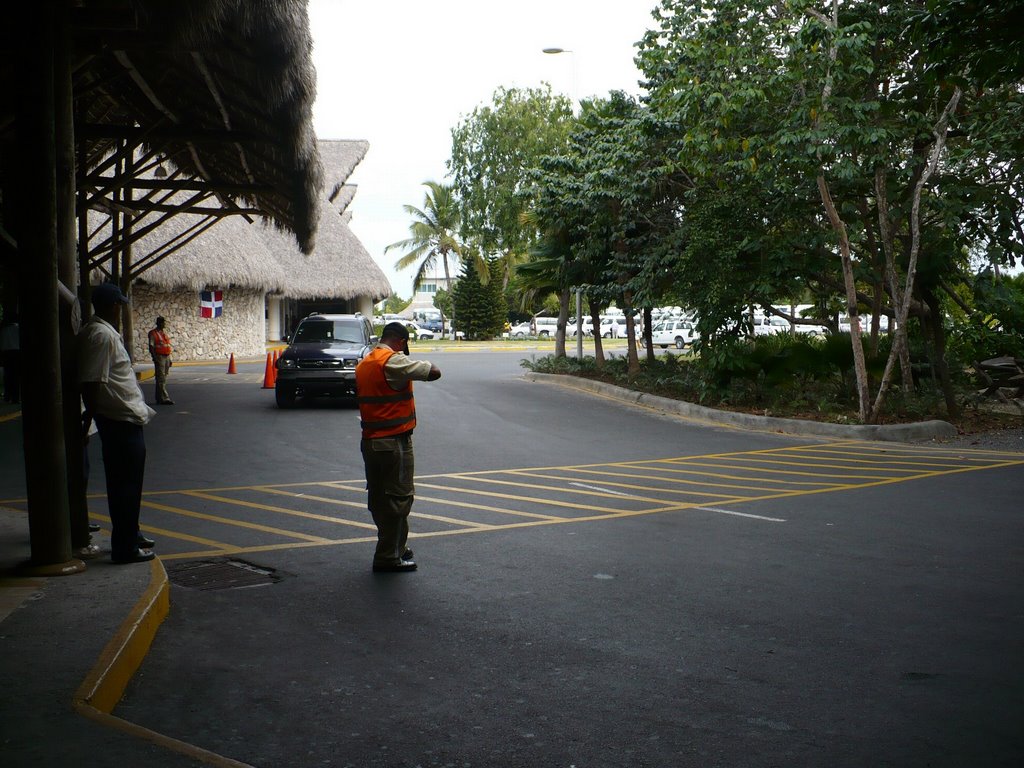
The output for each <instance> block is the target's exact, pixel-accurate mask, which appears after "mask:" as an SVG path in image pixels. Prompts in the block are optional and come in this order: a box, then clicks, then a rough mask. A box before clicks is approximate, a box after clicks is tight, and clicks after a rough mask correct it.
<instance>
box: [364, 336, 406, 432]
mask: <svg viewBox="0 0 1024 768" xmlns="http://www.w3.org/2000/svg"><path fill="white" fill-rule="evenodd" d="M393 354H395V350H393V349H386V348H384V347H376V348H374V349H373V350H371V352H370V353H369V354H368V355H367V356H366V357H364V358H363V359H362V361H361V362H360V363H359V365H357V366H356V402H358V403H359V417H360V422H359V425H360V426H361V427H362V428H363V437H364V438H366V439H370V438H374V437H393V436H395V435H401V434H404V433H406V432H411V431H412V430H413V428H414V427H415V426H416V401H415V400H413V397H412V382H411V381H410V382H407V383H406V385H405V386H404V387H402V389H400V390H395V389H393V388H392V387H391V385H390V384H388V380H387V378H386V377H385V375H384V366H385V364H386V363H387V361H388V360H389V359H391V356H392V355H393Z"/></svg>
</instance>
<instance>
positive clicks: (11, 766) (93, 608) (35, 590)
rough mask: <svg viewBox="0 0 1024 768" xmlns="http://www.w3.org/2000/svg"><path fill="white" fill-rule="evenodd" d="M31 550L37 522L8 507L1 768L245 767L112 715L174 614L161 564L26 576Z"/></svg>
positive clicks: (1, 573)
mask: <svg viewBox="0 0 1024 768" xmlns="http://www.w3.org/2000/svg"><path fill="white" fill-rule="evenodd" d="M94 536H95V537H96V539H95V540H96V541H97V542H98V543H99V544H100V547H101V549H104V548H105V549H106V550H107V551H109V542H107V541H105V540H104V539H105V538H106V537H105V536H103V535H102V534H94ZM30 551H31V550H30V545H29V528H28V515H27V514H26V513H24V512H18V511H16V510H12V509H8V508H4V507H0V658H2V660H0V686H2V688H3V690H4V692H5V693H4V696H3V698H2V701H0V764H2V765H4V766H5V768H22V767H24V768H39V766H50V765H61V764H67V765H88V766H95V767H102V768H105V767H106V766H110V767H111V768H113V767H114V766H137V765H147V766H153V767H154V768H157V767H158V768H165V767H166V768H186V767H187V766H198V765H222V766H239V765H241V764H239V763H237V762H235V761H232V760H227V759H225V758H221V757H219V756H217V755H211V754H209V753H205V752H204V751H203V750H199V749H197V748H194V747H191V745H187V744H183V743H181V742H176V741H175V740H173V739H169V738H167V737H165V736H161V735H160V734H156V733H153V732H152V731H149V730H147V729H145V728H140V727H138V726H136V725H134V724H132V723H128V722H126V721H124V720H121V719H120V718H117V717H114V716H112V715H111V714H109V713H110V711H111V710H112V709H113V707H114V705H115V704H116V703H117V701H118V699H119V698H120V696H121V693H122V692H123V690H124V687H125V686H126V685H127V684H128V681H129V680H130V679H131V677H132V675H133V674H134V673H135V670H136V669H137V668H138V666H139V664H140V663H141V662H142V660H143V658H145V655H146V653H147V651H148V650H149V646H150V643H151V642H152V640H153V637H154V636H155V634H156V631H157V629H158V627H159V626H160V622H161V621H163V619H164V617H165V616H166V615H167V611H168V584H167V574H166V572H165V571H164V567H163V565H162V564H161V563H160V561H159V560H154V561H153V562H151V563H149V564H148V565H147V564H137V565H127V566H118V565H113V564H111V563H110V561H109V560H108V559H107V558H105V557H100V558H97V559H95V560H90V561H89V563H88V568H87V569H86V570H85V572H84V573H79V574H75V575H74V576H67V577H50V578H33V577H25V576H19V575H17V566H18V565H19V564H21V563H23V562H25V561H27V560H28V559H29V555H30Z"/></svg>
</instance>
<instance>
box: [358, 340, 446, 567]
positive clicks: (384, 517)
mask: <svg viewBox="0 0 1024 768" xmlns="http://www.w3.org/2000/svg"><path fill="white" fill-rule="evenodd" d="M439 378H441V370H440V369H439V368H438V367H437V366H436V365H434V364H433V363H430V362H427V361H426V360H413V359H412V358H410V357H409V329H408V328H406V327H405V325H403V324H402V323H388V324H387V325H386V326H384V330H383V331H381V336H380V342H379V343H378V344H377V345H376V346H375V347H374V348H373V349H372V350H371V351H370V352H369V354H367V355H366V357H364V358H363V359H362V361H360V363H359V365H358V366H356V399H357V401H358V403H359V417H360V425H361V427H362V432H363V438H362V441H361V443H360V450H361V452H362V454H363V467H364V468H365V470H366V494H367V507H368V508H369V510H370V515H371V516H372V517H373V522H374V524H375V525H376V526H377V549H376V552H375V553H374V556H373V570H374V571H375V572H378V573H379V572H391V573H401V572H407V571H415V570H416V561H415V560H413V555H412V550H411V549H409V548H408V546H407V545H406V543H407V541H408V539H409V512H411V511H412V502H413V494H414V491H415V489H414V487H413V473H414V463H413V451H412V431H413V429H414V428H415V427H416V401H415V400H414V399H413V396H412V382H413V381H436V380H437V379H439Z"/></svg>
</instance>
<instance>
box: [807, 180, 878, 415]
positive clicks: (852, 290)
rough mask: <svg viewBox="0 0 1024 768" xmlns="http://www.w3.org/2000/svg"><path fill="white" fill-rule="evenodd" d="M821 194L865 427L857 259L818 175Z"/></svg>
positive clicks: (865, 391)
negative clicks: (839, 269) (835, 242)
mask: <svg viewBox="0 0 1024 768" xmlns="http://www.w3.org/2000/svg"><path fill="white" fill-rule="evenodd" d="M818 191H819V192H820V193H821V202H822V204H823V205H824V206H825V212H826V213H827V214H828V218H829V221H831V222H832V228H833V229H834V230H835V232H836V235H837V236H838V237H839V256H840V260H841V262H842V266H843V285H844V287H845V288H846V305H847V306H846V312H847V314H848V315H849V317H850V343H851V345H852V346H853V367H854V372H855V373H856V375H857V403H858V415H859V416H860V420H861V421H862V422H864V423H865V424H868V423H871V422H870V421H869V415H870V411H869V410H868V409H869V404H870V392H869V389H868V371H867V365H866V364H865V362H864V345H863V344H862V343H861V340H860V318H859V317H858V315H857V284H856V281H855V280H854V276H853V259H852V258H851V256H850V238H849V235H848V234H847V232H846V224H844V223H843V220H842V218H840V216H839V211H837V210H836V206H835V203H834V202H833V200H832V195H831V194H830V193H829V189H828V182H827V181H825V174H824V173H819V174H818Z"/></svg>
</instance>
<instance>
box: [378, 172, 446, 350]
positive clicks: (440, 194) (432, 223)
mask: <svg viewBox="0 0 1024 768" xmlns="http://www.w3.org/2000/svg"><path fill="white" fill-rule="evenodd" d="M424 186H426V187H427V193H426V195H425V197H424V201H423V210H420V209H419V208H417V207H416V206H413V205H405V206H402V207H403V208H404V209H405V212H406V213H408V214H409V215H410V216H412V218H413V222H412V224H410V225H409V234H410V237H409V238H408V239H406V240H399V241H398V242H397V243H392V244H391V245H389V246H387V247H386V248H385V249H384V252H385V253H387V252H388V251H390V250H391V249H392V248H398V249H400V250H403V251H405V255H404V256H402V257H401V258H400V259H399V260H398V261H396V262H395V269H408V268H409V267H412V266H415V267H416V275H415V277H413V281H412V290H413V293H416V292H417V291H418V290H419V287H420V283H421V282H423V278H424V277H426V276H427V275H428V273H429V271H430V270H432V269H433V268H434V267H435V266H436V265H437V261H438V259H440V260H441V264H442V265H443V267H444V278H445V285H446V288H447V289H448V290H451V273H450V271H449V267H448V257H449V256H454V258H455V261H456V263H459V262H460V261H461V260H462V255H463V250H464V246H463V244H462V243H461V242H460V241H459V239H458V236H457V235H456V233H457V232H458V231H459V227H460V225H461V224H462V210H461V208H460V206H459V202H458V199H457V198H456V197H455V193H454V190H453V188H452V186H451V185H450V184H439V183H438V182H436V181H426V182H424ZM452 314H453V315H454V314H455V313H454V312H452ZM452 319H453V320H454V318H452ZM443 322H444V320H443V315H442V323H443ZM441 333H442V334H443V333H444V326H443V325H442V327H441Z"/></svg>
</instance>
